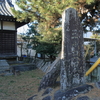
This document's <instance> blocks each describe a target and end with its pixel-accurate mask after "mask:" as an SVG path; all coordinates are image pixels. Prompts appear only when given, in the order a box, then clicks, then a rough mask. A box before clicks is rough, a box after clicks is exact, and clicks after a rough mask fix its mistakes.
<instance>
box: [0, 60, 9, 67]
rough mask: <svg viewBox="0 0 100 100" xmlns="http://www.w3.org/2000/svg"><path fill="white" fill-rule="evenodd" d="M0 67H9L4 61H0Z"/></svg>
mask: <svg viewBox="0 0 100 100" xmlns="http://www.w3.org/2000/svg"><path fill="white" fill-rule="evenodd" d="M0 67H9V64H8V63H7V61H6V60H0Z"/></svg>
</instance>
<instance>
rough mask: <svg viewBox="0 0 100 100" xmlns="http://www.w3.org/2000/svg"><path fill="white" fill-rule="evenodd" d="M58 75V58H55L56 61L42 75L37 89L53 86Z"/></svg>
mask: <svg viewBox="0 0 100 100" xmlns="http://www.w3.org/2000/svg"><path fill="white" fill-rule="evenodd" d="M59 75H60V58H57V60H56V63H54V64H53V65H52V66H51V69H50V70H49V71H48V72H47V73H46V75H44V76H43V78H42V80H41V82H40V86H39V88H38V91H40V90H41V89H46V88H47V87H49V86H54V85H55V84H56V80H57V78H58V77H59Z"/></svg>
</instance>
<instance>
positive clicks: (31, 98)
mask: <svg viewBox="0 0 100 100" xmlns="http://www.w3.org/2000/svg"><path fill="white" fill-rule="evenodd" d="M36 96H37V95H34V96H32V97H30V98H28V99H27V100H34V99H35V97H36Z"/></svg>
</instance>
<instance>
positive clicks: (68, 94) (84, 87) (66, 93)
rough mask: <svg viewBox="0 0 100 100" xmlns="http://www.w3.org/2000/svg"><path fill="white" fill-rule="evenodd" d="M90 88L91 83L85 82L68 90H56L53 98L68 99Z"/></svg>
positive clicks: (57, 99) (55, 99)
mask: <svg viewBox="0 0 100 100" xmlns="http://www.w3.org/2000/svg"><path fill="white" fill-rule="evenodd" d="M92 88H93V86H92V85H87V84H85V85H82V86H80V87H77V88H73V89H71V90H68V91H61V90H58V91H57V92H56V93H55V94H54V100H70V99H72V98H73V97H75V96H77V95H78V94H81V93H87V92H89V91H90V90H91V89H92Z"/></svg>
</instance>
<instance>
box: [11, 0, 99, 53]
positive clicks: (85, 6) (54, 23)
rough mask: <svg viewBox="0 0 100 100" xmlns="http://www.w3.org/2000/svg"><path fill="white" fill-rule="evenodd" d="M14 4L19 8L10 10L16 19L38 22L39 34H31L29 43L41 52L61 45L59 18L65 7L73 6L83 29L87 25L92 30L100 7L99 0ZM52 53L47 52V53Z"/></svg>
mask: <svg viewBox="0 0 100 100" xmlns="http://www.w3.org/2000/svg"><path fill="white" fill-rule="evenodd" d="M16 4H17V5H18V7H19V8H20V10H14V9H12V11H13V13H14V16H15V17H16V18H17V20H18V21H26V22H33V21H34V20H35V21H37V22H38V25H37V31H38V33H39V34H38V35H39V36H38V35H37V34H35V35H33V37H32V38H33V41H32V42H31V43H33V44H34V45H33V48H34V49H36V50H37V52H41V53H43V51H45V53H47V51H48V52H49V51H50V50H51V49H52V50H53V49H54V47H57V46H58V47H59V45H61V31H62V30H61V22H62V21H61V18H62V12H63V11H64V10H65V9H67V8H69V7H72V8H75V9H76V10H77V11H78V14H79V17H80V19H81V21H82V24H83V28H84V30H85V29H86V27H87V26H88V27H90V29H91V30H92V28H93V27H94V24H95V19H96V18H97V19H98V17H97V14H98V13H99V8H100V6H99V4H100V1H99V0H17V1H16ZM96 11H97V12H96ZM88 12H90V16H87V13H88ZM83 19H84V20H83ZM33 33H36V32H33ZM28 35H29V33H28ZM27 38H28V37H27ZM50 45H51V46H50ZM58 47H57V48H58ZM39 50H41V51H39ZM46 50H47V51H46ZM55 50H56V49H55ZM54 52H55V51H54ZM52 53H53V51H52ZM52 53H51V51H50V52H49V54H52ZM47 54H48V53H47Z"/></svg>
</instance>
